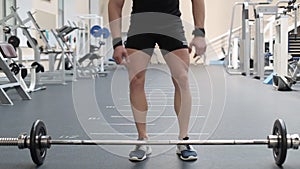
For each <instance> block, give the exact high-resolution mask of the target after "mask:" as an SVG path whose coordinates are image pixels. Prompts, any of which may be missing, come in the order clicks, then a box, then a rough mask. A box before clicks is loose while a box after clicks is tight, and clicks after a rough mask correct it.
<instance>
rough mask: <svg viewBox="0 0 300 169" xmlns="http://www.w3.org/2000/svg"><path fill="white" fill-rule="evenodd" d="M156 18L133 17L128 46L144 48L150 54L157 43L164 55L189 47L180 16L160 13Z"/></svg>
mask: <svg viewBox="0 0 300 169" xmlns="http://www.w3.org/2000/svg"><path fill="white" fill-rule="evenodd" d="M148 16H149V15H147V17H148ZM164 17H165V18H164ZM154 18H155V20H151V18H149V17H148V18H145V17H143V18H142V17H133V16H132V17H131V24H130V27H129V30H128V34H127V40H126V42H125V47H126V48H131V49H137V50H142V51H144V52H145V53H147V54H148V55H150V56H152V54H153V50H154V47H155V45H156V44H157V45H158V46H159V48H160V50H161V52H162V54H163V55H166V54H167V53H169V52H172V51H174V50H177V49H182V48H188V43H187V41H186V38H185V34H184V29H183V24H182V21H181V19H180V17H174V16H170V15H163V16H161V15H160V16H154ZM159 18H163V19H159ZM145 20H146V21H147V22H145Z"/></svg>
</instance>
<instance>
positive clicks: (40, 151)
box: [29, 120, 47, 166]
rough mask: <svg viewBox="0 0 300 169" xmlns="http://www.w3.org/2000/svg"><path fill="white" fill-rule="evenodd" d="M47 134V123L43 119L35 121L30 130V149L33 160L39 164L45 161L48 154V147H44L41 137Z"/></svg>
mask: <svg viewBox="0 0 300 169" xmlns="http://www.w3.org/2000/svg"><path fill="white" fill-rule="evenodd" d="M45 135H47V129H46V125H45V123H44V122H43V121H41V120H37V121H35V122H34V123H33V125H32V127H31V131H30V146H29V149H30V155H31V158H32V161H33V162H34V163H35V164H36V165H38V166H40V165H42V164H43V163H44V160H45V158H46V155H47V148H42V147H41V144H40V139H41V137H42V136H45Z"/></svg>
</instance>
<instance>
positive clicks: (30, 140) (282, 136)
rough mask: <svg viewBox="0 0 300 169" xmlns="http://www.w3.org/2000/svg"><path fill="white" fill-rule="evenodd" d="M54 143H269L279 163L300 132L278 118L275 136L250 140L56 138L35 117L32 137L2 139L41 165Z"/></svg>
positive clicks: (1, 143)
mask: <svg viewBox="0 0 300 169" xmlns="http://www.w3.org/2000/svg"><path fill="white" fill-rule="evenodd" d="M52 145H267V146H268V148H270V149H273V157H274V160H275V163H276V164H277V165H278V166H282V165H283V163H284V162H285V159H286V155H287V150H288V149H298V148H299V145H300V137H299V135H298V134H292V135H291V134H287V129H286V125H285V122H284V121H283V120H282V119H277V120H276V121H275V122H274V125H273V130H272V135H269V136H267V138H266V139H251V140H148V141H141V140H54V139H52V138H51V136H49V135H47V129H46V125H45V123H44V122H43V121H41V120H36V121H35V122H34V123H33V125H32V127H31V131H30V136H28V135H27V134H26V133H22V134H20V135H19V137H18V138H0V146H18V148H19V149H26V148H28V149H29V150H30V154H31V158H32V160H33V162H34V163H35V164H36V165H38V166H40V165H42V164H43V163H44V160H45V158H46V155H47V149H50V148H51V146H52Z"/></svg>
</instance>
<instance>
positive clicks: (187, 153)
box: [176, 137, 198, 161]
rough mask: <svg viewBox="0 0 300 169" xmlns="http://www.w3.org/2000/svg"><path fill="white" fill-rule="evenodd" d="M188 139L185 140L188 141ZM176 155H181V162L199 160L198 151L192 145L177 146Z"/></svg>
mask: <svg viewBox="0 0 300 169" xmlns="http://www.w3.org/2000/svg"><path fill="white" fill-rule="evenodd" d="M188 139H189V138H188V137H186V138H184V139H183V140H188ZM176 153H177V154H178V155H179V157H180V159H181V160H184V161H195V160H197V159H198V157H197V152H196V150H195V149H194V148H193V147H192V146H191V145H177V150H176Z"/></svg>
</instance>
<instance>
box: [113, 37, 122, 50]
mask: <svg viewBox="0 0 300 169" xmlns="http://www.w3.org/2000/svg"><path fill="white" fill-rule="evenodd" d="M112 44H113V47H114V49H116V48H117V47H118V46H122V45H123V42H122V38H121V37H118V38H114V39H113V41H112Z"/></svg>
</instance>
